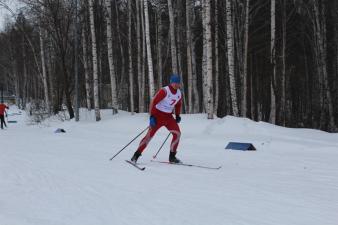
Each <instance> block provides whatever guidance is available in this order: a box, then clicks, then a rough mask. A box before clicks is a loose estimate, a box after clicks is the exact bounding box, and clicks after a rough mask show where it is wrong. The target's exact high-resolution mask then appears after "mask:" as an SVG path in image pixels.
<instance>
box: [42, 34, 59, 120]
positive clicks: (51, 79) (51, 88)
mask: <svg viewBox="0 0 338 225" xmlns="http://www.w3.org/2000/svg"><path fill="white" fill-rule="evenodd" d="M44 33H45V34H44V36H45V37H46V39H47V48H46V61H47V63H46V64H47V71H48V75H49V76H48V81H49V91H50V93H49V95H50V102H51V103H50V104H51V107H52V108H53V109H52V110H53V112H54V113H56V112H57V100H56V99H57V97H56V91H55V84H54V82H55V79H54V78H55V77H54V76H53V69H52V62H53V57H54V56H53V53H52V52H55V51H53V49H52V46H51V38H50V35H49V34H48V32H47V30H44Z"/></svg>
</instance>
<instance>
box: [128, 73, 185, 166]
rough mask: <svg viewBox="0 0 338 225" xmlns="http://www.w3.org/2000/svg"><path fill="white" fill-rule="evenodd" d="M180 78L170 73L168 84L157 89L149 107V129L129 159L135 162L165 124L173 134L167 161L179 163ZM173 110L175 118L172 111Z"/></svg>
mask: <svg viewBox="0 0 338 225" xmlns="http://www.w3.org/2000/svg"><path fill="white" fill-rule="evenodd" d="M180 86H181V78H180V77H179V76H178V75H177V74H172V75H171V77H170V84H169V85H168V86H165V87H163V88H162V89H161V90H159V91H158V92H157V93H156V94H155V97H154V98H153V100H152V101H151V103H150V107H149V113H150V118H149V130H148V132H147V135H146V136H145V137H144V138H143V139H142V141H141V142H140V144H139V147H138V149H137V150H136V152H135V153H134V155H133V157H132V158H131V161H133V162H136V161H137V160H138V158H139V157H140V156H141V154H142V152H143V151H144V149H145V148H146V147H147V145H148V143H149V142H150V140H151V139H152V137H153V136H154V135H155V133H156V131H157V130H158V129H159V128H161V127H162V126H165V127H166V128H167V129H168V130H169V132H170V133H171V134H172V135H173V139H172V141H171V145H170V154H169V162H171V163H180V162H181V161H180V160H179V159H178V158H176V150H177V146H178V143H179V141H180V136H181V131H180V128H179V126H178V123H179V122H180V121H181V117H180V113H181V106H182V94H181V91H180V89H179V88H180ZM174 111H175V118H174V117H173V115H172V114H173V112H174Z"/></svg>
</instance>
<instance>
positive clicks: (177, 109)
mask: <svg viewBox="0 0 338 225" xmlns="http://www.w3.org/2000/svg"><path fill="white" fill-rule="evenodd" d="M181 108H182V99H180V100H179V101H178V102H177V104H176V105H175V115H176V117H175V118H176V122H177V123H179V122H181V116H180V114H181Z"/></svg>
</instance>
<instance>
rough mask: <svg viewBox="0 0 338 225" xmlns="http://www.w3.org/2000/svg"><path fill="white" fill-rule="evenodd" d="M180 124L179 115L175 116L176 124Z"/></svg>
mask: <svg viewBox="0 0 338 225" xmlns="http://www.w3.org/2000/svg"><path fill="white" fill-rule="evenodd" d="M180 122H181V117H180V116H179V115H176V123H180Z"/></svg>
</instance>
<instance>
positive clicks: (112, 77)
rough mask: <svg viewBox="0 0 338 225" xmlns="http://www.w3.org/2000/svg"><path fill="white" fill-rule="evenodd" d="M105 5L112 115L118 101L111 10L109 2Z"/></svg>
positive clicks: (116, 110)
mask: <svg viewBox="0 0 338 225" xmlns="http://www.w3.org/2000/svg"><path fill="white" fill-rule="evenodd" d="M105 4H106V27H107V35H106V36H107V45H108V65H109V75H110V88H111V101H112V113H113V114H116V113H117V112H118V100H117V88H116V76H115V65H114V54H113V37H112V25H111V21H112V11H111V10H112V8H111V0H105Z"/></svg>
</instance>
